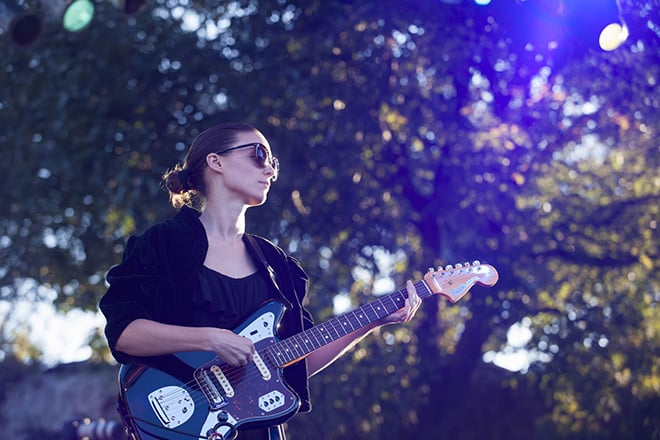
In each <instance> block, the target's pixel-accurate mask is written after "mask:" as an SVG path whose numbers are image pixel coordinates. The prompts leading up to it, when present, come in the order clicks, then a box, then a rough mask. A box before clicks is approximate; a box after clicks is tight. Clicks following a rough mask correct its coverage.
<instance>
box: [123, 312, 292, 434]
mask: <svg viewBox="0 0 660 440" xmlns="http://www.w3.org/2000/svg"><path fill="white" fill-rule="evenodd" d="M283 312H284V308H283V306H282V305H281V304H280V303H277V302H274V301H272V302H268V303H266V304H265V305H264V306H263V307H261V308H260V309H259V310H258V311H256V312H255V313H254V314H253V315H252V316H251V317H250V318H248V319H247V320H246V321H245V322H244V323H243V324H242V325H241V326H240V327H239V328H237V329H236V330H235V333H237V334H239V335H242V336H244V337H246V338H249V339H250V340H251V341H252V342H253V343H254V345H255V347H256V350H257V353H260V352H263V350H264V349H265V348H266V347H269V346H271V345H273V344H275V343H276V342H277V336H276V332H275V329H276V328H277V324H278V323H279V320H280V318H281V316H282V314H283ZM257 356H258V355H257ZM161 358H162V359H163V362H162V364H159V365H156V366H146V365H123V366H122V367H121V368H120V372H119V385H120V395H119V412H120V413H121V414H122V417H123V418H124V421H125V423H126V425H127V427H128V430H129V434H130V435H132V437H133V438H135V439H142V440H151V439H154V440H155V439H159V440H161V439H168V440H190V439H191V438H201V439H217V440H225V439H232V438H234V437H235V436H236V431H235V430H236V429H238V428H239V427H241V428H246V427H254V428H257V427H262V426H271V425H275V424H278V423H281V422H283V421H285V420H287V419H289V418H290V417H291V416H293V415H294V414H295V413H296V411H297V410H298V408H299V406H300V400H299V398H298V396H297V395H296V393H295V392H294V391H293V390H292V389H291V388H290V387H289V386H288V385H287V384H286V383H285V382H284V380H283V378H282V374H281V373H282V370H281V369H280V368H278V367H277V366H276V365H274V363H273V362H272V360H271V359H269V358H268V356H266V354H262V355H261V357H258V359H257V360H255V362H252V363H250V364H248V365H246V366H240V367H231V366H230V365H228V364H226V363H224V362H223V361H222V360H220V359H219V358H217V357H216V356H215V354H214V353H208V352H190V353H176V354H173V355H167V356H161Z"/></svg>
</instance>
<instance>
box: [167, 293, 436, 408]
mask: <svg viewBox="0 0 660 440" xmlns="http://www.w3.org/2000/svg"><path fill="white" fill-rule="evenodd" d="M420 285H421V286H423V287H424V288H425V290H426V291H427V292H428V286H426V284H425V283H424V282H423V281H419V282H417V283H416V285H415V286H416V289H417V290H418V291H419V286H420ZM403 294H404V291H403V290H400V291H398V292H395V293H393V294H390V295H387V296H386V297H383V298H381V299H379V300H378V301H374V302H372V303H367V304H364V305H362V306H360V307H359V308H358V309H356V310H353V311H351V312H347V313H345V314H343V315H341V316H338V317H335V318H332V319H330V320H328V321H326V322H325V323H322V324H319V326H315V327H312V328H311V329H308V330H306V331H304V332H301V333H299V334H297V335H294V336H292V337H291V338H287V339H285V340H283V341H279V342H277V343H275V344H273V345H271V346H268V347H265V348H264V349H262V350H261V351H258V353H260V356H261V353H262V352H263V353H264V354H265V355H266V356H261V357H262V359H263V360H264V362H268V363H269V364H271V367H272V368H269V370H273V369H276V368H278V367H279V366H281V365H285V364H290V363H293V362H296V361H297V360H300V359H301V358H302V357H304V356H305V355H307V354H309V353H310V352H311V351H310V349H309V347H306V350H304V351H303V352H302V353H296V351H297V350H299V348H300V343H301V342H304V344H303V345H309V344H310V338H307V339H305V340H303V341H298V343H294V346H293V347H290V346H289V347H287V346H288V345H290V344H288V343H287V342H288V341H290V340H293V339H301V338H302V335H303V334H309V335H310V336H313V337H314V339H316V342H317V346H314V344H313V342H311V344H312V349H315V348H319V347H321V346H323V345H325V344H327V343H329V342H332V341H333V340H334V339H335V338H334V337H333V336H332V335H331V334H330V335H329V334H328V333H329V332H328V333H325V328H324V327H329V328H331V329H332V330H334V332H335V333H336V334H337V338H339V337H341V336H344V335H346V334H348V333H350V332H351V331H353V330H356V328H354V327H353V325H352V323H351V322H350V321H351V316H353V318H354V320H355V323H356V324H357V325H358V327H357V328H361V327H364V326H365V325H366V324H363V323H362V322H361V317H364V316H366V318H367V324H369V323H372V322H374V321H376V320H378V319H381V318H382V317H384V316H387V314H389V313H391V312H393V311H395V310H398V309H400V308H401V307H399V304H398V303H396V299H399V300H401V299H402V296H403ZM385 300H390V301H391V302H392V304H393V306H394V308H393V309H392V310H389V308H387V307H386V305H385V304H384V301H385ZM376 303H379V304H381V306H382V307H385V310H386V311H387V314H385V315H382V316H381V314H380V312H381V310H380V306H379V310H376V309H374V307H375V306H374V304H376ZM369 308H370V309H371V313H370V311H369ZM359 312H364V313H362V314H360V316H358V313H359ZM371 315H373V316H371ZM341 321H343V322H344V325H343V326H342V322H341ZM345 322H349V324H351V327H352V330H351V331H346V329H345V326H346V324H345ZM338 328H339V329H341V331H342V333H340V332H339V330H337V329H338ZM315 330H316V333H315ZM277 346H283V347H285V348H284V350H282V351H276V347H277ZM292 348H293V350H291V349H292ZM292 352H293V353H294V354H295V356H294V357H291V353H292ZM271 358H275V359H276V360H278V361H279V364H277V362H273V361H272V359H271ZM282 359H284V360H285V362H282ZM216 360H219V361H220V363H224V362H223V361H221V360H220V359H219V358H216V359H214V360H212V361H210V362H207V363H205V364H203V365H202V367H200V368H203V366H204V365H208V366H209V367H210V366H212V365H219V364H217V363H216ZM276 364H277V365H276ZM225 365H226V367H224V368H222V367H221V369H222V372H223V374H224V375H225V378H226V380H227V381H228V382H229V383H232V382H235V381H236V379H237V378H240V377H241V376H242V380H243V381H248V382H250V381H253V380H259V378H261V376H262V375H261V373H260V372H259V370H258V368H257V367H256V366H255V365H246V366H238V367H232V366H229V365H227V364H226V363H225ZM249 367H252V368H249ZM246 368H249V370H250V371H247V372H245V371H244V370H245V369H246ZM183 385H184V387H186V388H194V387H195V386H196V385H199V384H198V381H197V380H196V379H195V378H194V377H193V379H192V380H190V381H188V382H187V383H184V384H183ZM210 385H212V386H213V388H215V390H216V391H217V392H218V394H219V395H223V394H224V393H223V392H219V391H220V390H221V389H222V387H221V386H220V388H218V386H217V385H216V384H215V383H212V384H210ZM193 391H196V392H195V395H196V396H193V395H192V394H191V393H189V394H191V398H192V401H193V403H194V404H198V403H201V402H204V401H205V400H206V401H208V397H207V396H206V394H205V392H204V386H201V385H200V390H193ZM180 399H181V391H180V390H175V391H172V392H171V393H165V394H164V395H163V396H161V398H160V399H158V401H159V402H160V403H161V404H163V405H168V404H172V403H173V402H176V401H179V400H180ZM221 400H222V399H221Z"/></svg>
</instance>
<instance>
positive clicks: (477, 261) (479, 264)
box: [472, 260, 481, 266]
mask: <svg viewBox="0 0 660 440" xmlns="http://www.w3.org/2000/svg"><path fill="white" fill-rule="evenodd" d="M472 265H473V266H481V261H479V260H474V261H473V262H472Z"/></svg>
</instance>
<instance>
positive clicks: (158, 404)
mask: <svg viewBox="0 0 660 440" xmlns="http://www.w3.org/2000/svg"><path fill="white" fill-rule="evenodd" d="M147 398H148V399H149V404H150V405H151V409H152V410H153V412H154V414H156V417H158V420H159V421H160V423H162V424H163V426H165V427H167V428H170V429H171V428H176V427H177V426H179V425H182V424H183V423H185V422H186V421H187V420H188V419H189V418H190V417H191V416H192V415H193V412H194V411H195V404H194V403H193V400H192V398H191V397H190V394H189V393H188V391H186V390H184V389H183V388H180V387H175V386H168V387H163V388H159V389H157V390H155V391H153V392H151V393H149V395H148V396H147Z"/></svg>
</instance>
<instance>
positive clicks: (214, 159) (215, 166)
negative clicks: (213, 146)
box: [206, 153, 222, 171]
mask: <svg viewBox="0 0 660 440" xmlns="http://www.w3.org/2000/svg"><path fill="white" fill-rule="evenodd" d="M206 165H207V166H208V167H209V168H211V169H212V170H213V171H220V170H221V168H222V158H221V157H220V155H219V154H216V153H209V154H207V155H206Z"/></svg>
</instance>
